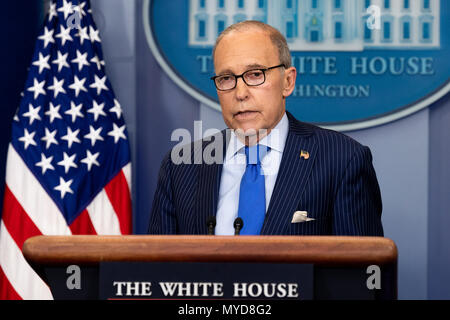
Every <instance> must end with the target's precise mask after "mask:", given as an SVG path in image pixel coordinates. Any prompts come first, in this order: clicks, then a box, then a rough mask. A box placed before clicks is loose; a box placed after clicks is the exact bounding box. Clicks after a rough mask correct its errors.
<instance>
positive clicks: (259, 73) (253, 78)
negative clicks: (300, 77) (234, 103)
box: [211, 64, 286, 91]
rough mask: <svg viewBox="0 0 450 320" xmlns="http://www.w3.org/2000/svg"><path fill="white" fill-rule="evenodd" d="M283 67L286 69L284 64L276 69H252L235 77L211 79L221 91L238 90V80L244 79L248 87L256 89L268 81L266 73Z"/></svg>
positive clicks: (227, 76)
mask: <svg viewBox="0 0 450 320" xmlns="http://www.w3.org/2000/svg"><path fill="white" fill-rule="evenodd" d="M279 67H283V68H286V67H285V65H284V64H279V65H277V66H274V67H270V68H265V69H252V70H247V71H245V72H244V73H243V74H240V75H235V74H223V75H220V76H214V77H211V80H213V81H214V84H215V85H216V88H217V90H220V91H228V90H233V89H234V88H236V85H237V79H239V78H242V80H243V81H244V83H245V84H246V85H248V86H251V87H255V86H260V85H262V84H263V83H264V82H265V81H266V71H269V70H272V69H275V68H279Z"/></svg>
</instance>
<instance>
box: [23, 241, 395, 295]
mask: <svg viewBox="0 0 450 320" xmlns="http://www.w3.org/2000/svg"><path fill="white" fill-rule="evenodd" d="M23 254H24V256H25V258H26V260H27V261H28V262H29V263H30V265H31V266H32V267H33V268H34V270H36V272H37V273H38V274H39V275H40V276H41V277H42V279H43V280H44V281H45V282H46V283H47V284H48V285H49V287H50V288H51V290H52V293H53V296H54V298H55V299H72V298H73V299H98V298H99V266H100V265H101V264H102V263H105V262H143V263H144V262H158V263H180V264H187V263H242V262H244V263H257V264H267V263H276V264H311V265H312V266H313V270H314V271H313V275H314V276H313V278H314V279H313V287H314V291H313V292H314V294H313V299H319V300H323V299H326V300H327V299H396V298H397V256H398V253H397V247H396V245H395V243H394V242H393V241H392V240H390V239H387V238H381V237H334V236H230V237H227V236H182V235H180V236H152V235H130V236H37V237H33V238H30V239H28V240H27V241H26V242H25V244H24V246H23ZM70 265H77V266H79V267H80V268H81V272H82V275H83V278H82V282H83V285H82V290H69V289H67V286H66V280H67V277H68V274H67V267H68V266H70ZM373 265H375V266H377V267H379V270H380V275H381V282H380V283H381V287H380V288H375V289H374V288H370V289H369V288H368V287H367V283H366V282H367V279H368V278H369V277H370V275H371V274H370V273H369V271H368V270H369V269H368V267H369V266H373Z"/></svg>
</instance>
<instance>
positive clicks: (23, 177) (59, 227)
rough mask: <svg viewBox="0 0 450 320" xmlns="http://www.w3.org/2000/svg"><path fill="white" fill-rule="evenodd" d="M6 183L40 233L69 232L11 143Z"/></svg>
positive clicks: (64, 233) (51, 202)
mask: <svg viewBox="0 0 450 320" xmlns="http://www.w3.org/2000/svg"><path fill="white" fill-rule="evenodd" d="M6 184H7V185H8V187H9V189H10V190H11V192H12V193H13V194H14V196H15V197H16V199H17V201H18V202H19V203H20V205H21V206H22V208H23V209H24V210H25V212H26V213H27V214H28V216H29V217H30V219H31V220H32V221H33V223H34V224H35V225H36V227H37V228H38V229H39V230H40V231H41V232H42V234H46V235H70V234H71V232H70V229H69V227H68V226H67V223H66V220H65V219H64V217H63V215H62V214H61V212H60V211H59V209H58V207H57V206H56V205H55V203H54V202H53V200H52V199H51V198H50V196H49V195H48V194H47V192H46V191H45V190H44V189H43V188H42V186H41V184H40V183H39V182H38V181H37V179H36V177H35V176H34V175H33V173H32V172H31V171H30V169H28V167H27V166H26V164H25V163H24V161H23V160H22V158H21V157H20V155H19V154H18V153H17V152H16V150H15V149H14V147H13V146H12V145H11V144H10V145H9V149H8V160H7V166H6Z"/></svg>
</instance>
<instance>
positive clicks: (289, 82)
mask: <svg viewBox="0 0 450 320" xmlns="http://www.w3.org/2000/svg"><path fill="white" fill-rule="evenodd" d="M284 72H285V73H284V89H283V98H287V97H289V96H290V95H291V94H292V92H293V91H294V88H295V80H296V79H297V69H295V67H290V68H287V69H286V70H285V71H284Z"/></svg>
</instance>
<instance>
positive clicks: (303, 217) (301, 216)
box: [291, 211, 315, 223]
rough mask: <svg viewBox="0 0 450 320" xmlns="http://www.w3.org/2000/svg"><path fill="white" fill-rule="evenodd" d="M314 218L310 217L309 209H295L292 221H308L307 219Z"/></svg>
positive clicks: (311, 219)
mask: <svg viewBox="0 0 450 320" xmlns="http://www.w3.org/2000/svg"><path fill="white" fill-rule="evenodd" d="M313 220H315V219H314V218H308V212H307V211H295V212H294V215H293V216H292V221H291V223H300V222H306V221H313Z"/></svg>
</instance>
